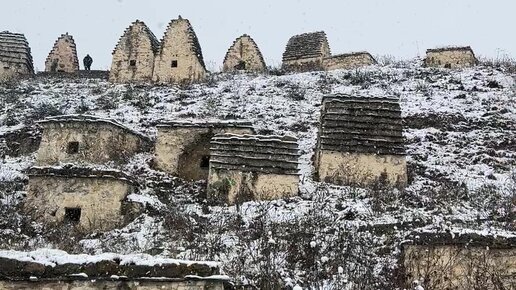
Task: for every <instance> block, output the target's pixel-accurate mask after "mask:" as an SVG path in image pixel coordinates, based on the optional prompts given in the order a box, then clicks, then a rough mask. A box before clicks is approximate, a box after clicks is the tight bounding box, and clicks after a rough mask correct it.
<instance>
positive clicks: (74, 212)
mask: <svg viewBox="0 0 516 290" xmlns="http://www.w3.org/2000/svg"><path fill="white" fill-rule="evenodd" d="M64 220H65V222H68V223H74V224H76V223H79V221H80V220H81V208H80V207H66V208H65V216H64Z"/></svg>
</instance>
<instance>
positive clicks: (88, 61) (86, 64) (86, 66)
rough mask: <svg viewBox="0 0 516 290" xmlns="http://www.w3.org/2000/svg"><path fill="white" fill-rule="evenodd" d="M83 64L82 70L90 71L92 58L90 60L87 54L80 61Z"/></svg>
mask: <svg viewBox="0 0 516 290" xmlns="http://www.w3.org/2000/svg"><path fill="white" fill-rule="evenodd" d="M82 62H83V64H84V69H85V70H90V69H91V64H92V63H93V58H91V56H90V55H89V54H87V55H86V56H85V57H84V59H83V60H82Z"/></svg>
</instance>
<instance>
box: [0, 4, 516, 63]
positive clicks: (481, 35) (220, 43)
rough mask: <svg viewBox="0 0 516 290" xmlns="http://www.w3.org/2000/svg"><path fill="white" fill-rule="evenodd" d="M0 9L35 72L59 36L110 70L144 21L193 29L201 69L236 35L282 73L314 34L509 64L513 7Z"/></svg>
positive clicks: (514, 40) (405, 52)
mask: <svg viewBox="0 0 516 290" xmlns="http://www.w3.org/2000/svg"><path fill="white" fill-rule="evenodd" d="M5 2H6V3H2V10H3V11H4V13H3V15H2V17H1V18H0V31H3V30H8V31H11V32H19V33H24V34H25V36H26V37H27V39H28V41H29V44H30V46H31V49H32V55H33V58H34V66H35V68H36V69H38V70H40V71H41V70H43V69H44V62H45V58H46V57H47V55H48V53H49V52H50V50H51V49H52V46H53V44H54V42H55V40H56V39H57V38H58V37H59V36H60V35H61V34H63V33H66V32H68V33H69V34H71V35H73V37H74V39H75V42H76V44H77V53H78V56H79V62H80V64H81V69H82V58H83V57H84V56H85V55H86V54H90V55H91V56H92V57H93V60H94V61H93V65H92V69H109V68H110V66H111V52H112V50H113V48H114V47H115V45H116V43H117V42H118V39H119V38H120V36H121V35H122V33H123V32H124V30H125V29H126V28H127V27H128V26H129V25H130V24H131V22H133V21H134V20H136V19H139V20H142V21H144V22H145V23H146V24H147V25H148V26H149V28H150V29H151V30H152V31H153V32H154V34H155V35H156V37H157V38H158V39H161V37H162V36H163V33H164V31H165V29H166V27H167V25H168V23H169V22H170V20H171V19H174V18H177V17H178V15H181V16H182V17H183V18H187V19H189V20H190V22H191V23H192V25H193V27H194V30H195V32H196V34H197V36H198V38H199V41H200V44H201V47H202V52H203V56H204V60H205V62H206V65H207V68H208V69H209V70H216V71H217V70H219V69H220V67H221V66H222V61H223V58H224V55H225V54H226V51H227V49H228V48H229V46H230V45H231V44H232V43H233V41H234V40H235V39H236V38H237V37H238V36H240V35H242V34H244V33H246V34H249V35H250V36H251V37H252V38H253V39H254V40H255V41H256V43H257V44H258V46H259V48H260V50H261V51H262V54H263V56H264V59H265V61H266V63H267V65H271V66H278V65H280V64H281V55H282V53H283V50H284V49H285V45H286V43H287V41H288V39H289V38H290V37H291V36H293V35H295V34H300V33H304V32H312V31H319V30H323V31H325V32H326V34H327V36H328V41H329V43H330V47H331V51H332V53H333V54H339V53H346V52H353V51H363V50H365V51H368V52H370V53H371V54H372V55H374V56H377V55H392V56H394V57H396V58H404V59H411V58H414V57H416V56H424V54H425V51H426V49H427V48H435V47H441V46H449V45H453V46H455V45H458V46H465V45H469V46H471V47H472V48H473V50H474V51H475V53H476V54H477V56H483V57H489V58H497V57H506V56H508V57H512V58H516V37H514V36H513V34H514V31H513V30H514V28H516V17H514V11H516V1H510V0H492V1H481V0H469V1H468V0H453V1H450V0H434V1H422V0H391V1H385V0H383V1H382V0H363V1H358V0H355V1H348V0H344V1H306V0H281V1H278V0H276V1H273V0H263V1H252V2H251V1H237V0H219V1H199V0H189V1H185V2H178V1H167V0H148V1H139V0H88V1H79V0H45V1H37V0H16V1H5Z"/></svg>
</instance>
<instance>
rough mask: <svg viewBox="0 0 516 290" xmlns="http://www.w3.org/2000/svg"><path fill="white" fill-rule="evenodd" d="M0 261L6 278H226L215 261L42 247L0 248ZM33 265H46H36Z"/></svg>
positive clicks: (2, 275) (3, 275) (1, 270)
mask: <svg viewBox="0 0 516 290" xmlns="http://www.w3.org/2000/svg"><path fill="white" fill-rule="evenodd" d="M0 261H1V262H0V277H4V278H9V279H11V278H27V277H29V276H35V277H42V278H58V277H68V278H70V277H74V278H77V279H79V278H81V277H84V276H87V277H90V278H92V277H103V278H117V277H124V278H144V277H146V278H151V279H167V278H179V279H205V278H207V279H211V280H227V279H228V277H227V276H223V275H220V263H218V262H213V261H189V260H178V259H171V258H165V257H156V256H151V255H148V254H127V255H122V254H115V253H103V254H98V255H87V254H68V253H67V252H65V251H61V250H55V249H46V248H44V249H38V250H35V251H30V252H22V251H14V250H2V251H0ZM34 264H40V265H43V266H45V267H43V268H42V267H37V266H36V267H35V266H34ZM78 274H79V275H78ZM71 275H72V276H71Z"/></svg>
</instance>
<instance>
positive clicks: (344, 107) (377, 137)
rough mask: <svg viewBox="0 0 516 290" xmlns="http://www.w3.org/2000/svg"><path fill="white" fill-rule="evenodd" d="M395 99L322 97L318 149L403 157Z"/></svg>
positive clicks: (397, 104) (398, 113)
mask: <svg viewBox="0 0 516 290" xmlns="http://www.w3.org/2000/svg"><path fill="white" fill-rule="evenodd" d="M402 130H403V127H402V119H401V110H400V104H399V101H398V100H397V99H393V98H378V97H355V96H350V95H327V96H324V97H323V106H322V112H321V124H320V128H319V144H318V145H319V149H320V150H330V151H338V152H355V153H371V154H380V155H391V154H393V155H404V154H405V149H404V140H403V135H402Z"/></svg>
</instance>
